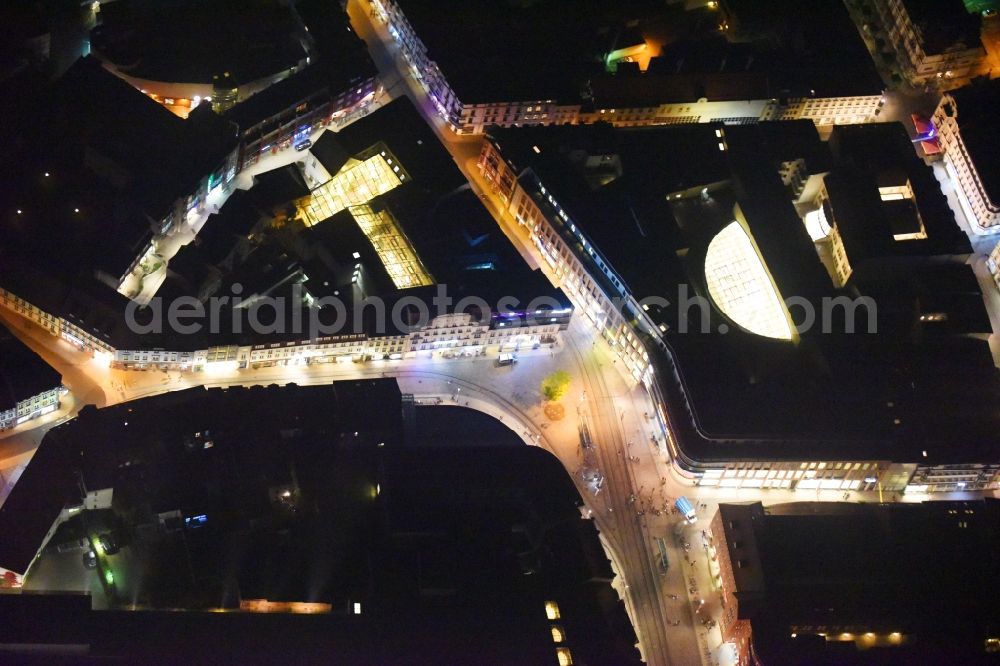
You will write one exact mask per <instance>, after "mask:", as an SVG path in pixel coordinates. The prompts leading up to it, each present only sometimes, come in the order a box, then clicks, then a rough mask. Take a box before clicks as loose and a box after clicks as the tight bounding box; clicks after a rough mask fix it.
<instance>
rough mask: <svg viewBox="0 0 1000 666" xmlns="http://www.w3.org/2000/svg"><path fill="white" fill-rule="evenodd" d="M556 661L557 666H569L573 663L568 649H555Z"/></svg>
mask: <svg viewBox="0 0 1000 666" xmlns="http://www.w3.org/2000/svg"><path fill="white" fill-rule="evenodd" d="M556 659H558V660H559V666H571V664H572V663H573V655H572V654H571V653H570V651H569V648H556Z"/></svg>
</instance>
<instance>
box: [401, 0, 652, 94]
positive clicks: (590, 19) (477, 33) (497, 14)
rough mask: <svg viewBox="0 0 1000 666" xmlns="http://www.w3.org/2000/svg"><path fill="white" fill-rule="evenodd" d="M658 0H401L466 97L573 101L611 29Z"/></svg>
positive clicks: (598, 62)
mask: <svg viewBox="0 0 1000 666" xmlns="http://www.w3.org/2000/svg"><path fill="white" fill-rule="evenodd" d="M661 4H662V3H657V2H652V1H650V0H627V1H626V2H616V3H610V4H609V3H604V2H599V1H596V0H583V1H580V0H557V1H555V2H541V3H515V2H489V1H487V0H471V1H467V2H462V3H460V4H458V3H455V4H453V5H452V6H449V8H448V11H444V12H442V11H440V8H439V7H438V6H437V5H435V4H434V3H427V2H421V1H419V0H403V1H401V2H400V3H399V5H400V6H401V7H402V9H403V13H404V14H405V15H406V18H407V19H408V20H409V22H410V24H411V25H412V26H413V28H414V30H415V31H416V33H417V36H418V37H419V38H420V40H421V41H422V42H424V44H425V45H426V46H427V52H428V56H429V57H430V59H431V60H433V61H434V62H436V63H437V64H438V66H439V67H440V68H441V71H442V73H443V74H444V77H445V78H446V79H447V80H448V83H449V85H451V87H452V88H453V89H454V90H455V93H456V94H457V95H458V97H459V99H461V100H462V101H463V102H465V103H477V102H505V101H527V100H545V99H555V100H558V101H562V102H566V103H574V102H577V103H578V102H579V101H580V99H581V90H582V89H583V87H584V85H585V83H586V81H587V79H589V78H590V77H591V76H592V75H594V74H598V73H600V72H601V71H602V70H603V68H604V63H603V56H604V54H605V53H606V52H607V51H608V50H609V49H608V44H609V43H610V42H611V39H610V35H611V34H613V33H614V32H615V31H616V30H618V29H619V27H624V26H625V24H626V23H627V22H628V21H629V20H631V19H640V18H643V17H645V16H647V15H649V14H652V13H655V12H656V11H657V10H659V9H660V5H661ZM554 26H558V29H553V28H554ZM525 72H530V75H529V76H525V75H524V73H525Z"/></svg>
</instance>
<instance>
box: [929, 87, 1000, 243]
mask: <svg viewBox="0 0 1000 666" xmlns="http://www.w3.org/2000/svg"><path fill="white" fill-rule="evenodd" d="M960 113H961V109H959V108H958V103H957V102H956V100H955V97H954V95H952V94H951V93H944V95H942V97H941V101H940V103H938V106H937V109H936V110H935V111H934V118H933V121H934V128H935V131H936V132H937V137H938V142H939V143H940V145H941V150H942V152H944V164H945V168H946V169H947V171H948V176H949V178H950V179H951V181H952V183H953V184H954V186H955V190H956V194H957V195H958V200H959V202H960V203H961V205H962V209H963V211H964V212H965V216H966V217H967V218H968V220H969V223H970V224H971V225H973V231H978V232H980V233H984V232H985V233H992V232H995V231H997V228H998V225H1000V202H998V201H993V199H992V198H991V197H990V195H989V192H988V191H987V189H986V186H985V184H984V183H983V180H982V177H981V176H980V174H979V172H978V171H977V169H976V165H975V162H973V160H972V156H971V155H970V154H969V150H968V148H967V147H966V145H965V142H964V141H963V140H962V131H961V128H960V127H959V114H960Z"/></svg>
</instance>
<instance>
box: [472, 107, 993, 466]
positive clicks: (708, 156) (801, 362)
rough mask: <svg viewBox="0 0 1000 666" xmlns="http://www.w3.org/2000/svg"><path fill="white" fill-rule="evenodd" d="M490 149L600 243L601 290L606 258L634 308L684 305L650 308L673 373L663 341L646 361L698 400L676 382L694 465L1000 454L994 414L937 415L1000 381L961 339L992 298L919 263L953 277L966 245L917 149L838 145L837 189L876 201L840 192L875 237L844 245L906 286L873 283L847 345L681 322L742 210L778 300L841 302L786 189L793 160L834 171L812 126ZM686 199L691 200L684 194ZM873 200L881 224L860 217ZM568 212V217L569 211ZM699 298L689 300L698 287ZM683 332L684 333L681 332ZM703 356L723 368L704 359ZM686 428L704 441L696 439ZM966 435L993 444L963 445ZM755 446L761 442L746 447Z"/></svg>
mask: <svg viewBox="0 0 1000 666" xmlns="http://www.w3.org/2000/svg"><path fill="white" fill-rule="evenodd" d="M850 129H851V128H847V129H846V130H845V137H846V136H849V138H850V139H851V141H855V140H856V141H857V142H863V141H865V137H866V136H867V135H866V134H865V133H864V132H861V131H859V132H858V134H857V135H856V136H855V135H854V134H853V133H850V132H849V130H850ZM899 129H902V128H901V127H899V126H896V125H892V126H889V127H888V132H889V136H890V137H896V136H897V134H896V133H897V130H899ZM717 130H718V131H720V132H722V133H723V137H724V140H725V143H726V147H727V150H725V151H720V150H719V148H718V143H719V142H720V137H718V136H717V135H716V131H717ZM490 136H491V137H492V138H493V139H494V140H495V141H496V144H497V145H498V146H499V149H500V151H501V153H502V154H503V156H504V157H505V159H507V160H509V161H511V162H512V163H513V164H514V166H515V170H516V171H517V172H518V173H520V174H522V175H521V177H520V182H521V184H522V185H523V186H524V187H525V188H526V191H527V192H528V193H529V194H530V195H531V196H533V197H534V199H535V201H536V202H537V203H538V204H539V206H541V207H542V208H543V210H548V211H549V213H550V219H555V220H557V221H556V222H555V226H556V228H557V232H558V233H560V234H561V235H562V236H563V238H564V239H565V240H566V241H567V242H568V243H570V244H571V245H573V244H578V243H579V242H580V240H579V236H578V234H583V237H584V238H586V239H587V240H588V241H590V242H592V243H593V247H594V249H595V252H597V253H598V254H597V255H595V256H594V259H593V260H592V261H593V264H594V265H593V266H592V267H591V269H590V273H591V275H597V276H598V277H597V278H595V279H600V280H605V278H604V276H603V274H602V272H601V271H600V264H601V263H602V262H604V261H605V260H606V261H607V265H608V267H609V270H610V271H612V272H613V274H614V275H615V276H616V277H617V279H619V280H620V282H621V283H622V284H624V285H626V286H627V288H628V290H629V291H630V292H631V293H632V294H633V295H635V296H636V297H637V298H638V299H640V300H641V299H642V298H644V297H646V296H651V295H658V296H664V297H666V298H667V299H668V300H669V301H671V304H672V305H671V306H668V307H665V308H656V307H651V308H650V310H649V315H650V316H651V317H652V318H653V320H654V322H658V323H659V322H662V323H664V324H666V325H667V326H668V327H669V330H668V333H667V335H666V339H667V342H668V344H669V346H670V351H671V358H672V359H673V362H672V361H671V358H667V357H661V356H660V355H658V354H653V353H652V349H655V347H653V346H652V345H650V348H651V351H650V353H651V354H652V357H653V358H654V359H655V360H656V361H657V363H658V364H659V365H660V370H659V375H660V376H661V377H664V378H667V379H665V380H664V381H665V382H666V384H667V385H666V386H665V387H664V390H665V391H666V392H667V393H668V394H669V395H670V399H673V400H677V401H678V403H679V404H683V402H684V400H685V397H684V395H682V394H681V393H680V389H679V388H678V387H677V386H673V385H671V384H672V383H673V382H672V380H670V379H669V378H671V377H674V376H675V372H676V373H678V374H679V375H680V377H681V378H682V379H681V381H682V382H683V386H684V390H685V395H686V397H687V399H689V400H690V403H689V406H690V412H684V411H681V410H675V411H674V415H675V417H676V419H677V420H678V421H684V420H687V419H691V421H690V423H686V424H685V423H675V424H674V427H675V429H676V430H677V431H678V432H679V433H680V436H679V438H680V440H681V444H682V448H683V449H684V450H685V451H687V452H688V454H689V455H690V456H692V457H693V458H695V459H698V460H702V461H707V460H731V459H733V458H734V457H735V458H758V457H760V456H761V455H764V456H769V457H771V456H773V457H774V458H775V459H811V458H817V457H818V458H825V457H831V458H830V459H839V458H840V457H846V458H848V459H850V458H861V459H867V458H871V457H879V458H883V459H891V460H902V459H906V460H924V458H923V453H922V451H924V450H926V451H927V454H928V456H927V458H926V460H929V461H937V462H942V463H943V462H947V461H957V460H971V459H976V460H982V461H984V462H985V461H991V460H994V459H995V458H996V453H995V451H994V450H992V449H993V448H995V442H996V436H995V435H988V434H987V433H988V432H989V430H990V428H993V427H996V426H997V423H998V416H997V415H996V414H994V413H991V412H983V411H982V410H978V412H977V410H976V409H974V408H971V407H970V408H969V409H964V408H961V409H959V408H956V409H955V410H953V412H954V413H948V414H942V413H941V411H940V410H935V409H934V408H933V404H934V403H935V401H937V400H939V396H940V395H941V391H942V390H943V389H942V387H943V386H945V385H947V386H948V387H949V388H948V389H947V390H948V391H949V392H950V393H952V392H953V393H954V394H955V395H958V394H962V395H966V394H968V395H969V396H970V397H969V398H968V400H969V401H970V402H969V403H968V404H970V405H974V404H975V399H974V398H972V397H971V395H972V394H973V393H974V392H975V391H979V392H982V391H993V390H996V387H998V386H1000V384H998V380H1000V377H998V376H997V374H996V372H995V370H994V368H993V365H992V363H991V362H990V360H989V358H988V355H986V354H985V352H987V351H988V348H987V345H986V342H985V338H983V337H982V336H968V337H963V336H965V335H966V334H967V333H974V332H976V331H977V330H978V329H980V328H982V326H983V318H982V314H983V312H982V302H981V301H982V299H981V297H980V298H979V301H978V303H977V301H976V299H975V298H973V296H972V295H971V292H970V291H969V283H968V282H967V281H966V282H964V283H962V284H960V285H958V286H957V287H955V288H950V287H944V286H943V285H942V286H939V287H935V286H932V285H935V279H934V278H933V277H931V273H930V272H928V271H930V270H931V266H930V265H928V266H924V267H923V268H921V266H922V265H923V264H932V263H933V262H938V263H943V264H948V266H943V267H942V269H941V270H942V271H945V272H948V271H953V270H959V269H960V268H961V267H960V266H959V268H955V267H949V266H950V263H953V262H955V261H960V260H961V259H962V256H963V255H962V254H961V252H962V250H965V251H967V249H968V247H967V241H966V242H959V241H956V240H955V233H954V231H953V230H951V229H949V227H948V226H947V218H945V216H944V215H939V214H938V213H933V206H936V205H938V204H939V203H941V202H940V201H939V199H940V197H941V195H940V191H939V189H938V190H937V194H936V196H935V194H934V191H933V190H931V188H930V187H929V185H928V183H927V182H926V180H921V179H923V178H924V177H925V176H929V177H930V178H932V179H933V176H932V175H929V174H928V173H927V168H926V167H925V166H924V165H923V164H922V163H916V160H915V158H914V157H913V149H912V146H910V145H909V141H908V140H906V143H907V146H906V151H905V152H903V151H901V149H900V151H896V150H895V149H893V150H892V151H890V152H889V153H888V154H887V155H885V156H883V157H882V158H880V159H881V161H878V160H874V159H868V158H869V157H870V156H867V157H866V156H864V155H861V154H859V153H857V151H855V155H854V157H855V158H856V161H855V162H854V165H853V166H852V164H851V162H849V161H848V159H849V157H848V156H849V154H851V151H852V150H853V148H851V149H849V146H848V144H849V143H851V141H847V140H845V141H842V146H841V149H840V152H839V153H838V154H839V155H840V159H842V160H844V162H843V165H842V166H836V173H835V174H833V175H831V176H830V182H831V183H832V184H833V185H832V189H833V190H837V183H838V182H839V180H838V178H841V177H843V178H846V179H848V180H850V181H851V182H854V181H859V183H858V186H859V187H860V191H861V192H862V194H864V196H865V197H867V199H865V200H862V199H859V198H858V195H857V191H856V189H857V188H847V189H846V190H845V192H844V196H839V191H838V202H839V203H838V206H839V207H835V209H834V212H835V215H839V214H845V215H846V214H847V211H848V209H849V207H857V208H858V211H857V221H859V222H862V223H863V224H858V225H854V227H852V230H851V233H850V234H847V235H849V236H851V237H850V238H845V241H850V243H852V244H853V245H855V246H861V247H863V248H864V249H865V250H866V251H868V253H869V255H870V256H872V257H874V258H876V259H879V261H883V263H884V264H885V265H884V266H883V268H884V269H885V273H884V274H883V279H882V283H885V284H892V285H895V287H894V288H890V289H881V290H876V289H874V288H872V286H871V285H878V284H880V283H879V282H878V281H874V280H873V281H872V282H871V285H870V284H869V283H868V282H864V283H863V290H862V291H861V293H862V294H866V295H871V296H872V297H873V298H875V299H876V305H877V310H876V311H874V313H873V316H874V318H875V320H874V323H875V330H876V332H875V333H872V334H864V333H862V332H864V331H867V330H868V326H867V321H866V318H865V313H864V312H862V313H860V320H859V321H858V322H855V329H854V330H856V331H859V333H857V334H845V333H844V331H845V330H846V328H845V324H846V321H844V320H843V319H842V318H837V317H830V321H829V322H828V327H827V328H826V329H825V330H823V327H821V326H814V327H812V329H811V330H809V331H807V332H804V333H803V334H802V335H801V340H800V341H799V343H798V344H790V343H784V342H780V341H775V340H770V339H766V338H762V337H760V336H755V335H751V334H748V333H745V332H743V331H739V330H733V329H732V327H731V328H730V330H729V332H728V333H727V334H726V335H725V336H722V335H719V334H717V333H716V332H715V331H716V326H715V324H718V323H720V322H724V321H726V320H725V319H723V318H721V315H720V314H719V313H718V312H716V311H715V309H714V308H713V310H712V313H711V321H710V324H711V325H710V329H711V330H710V331H708V332H706V333H698V332H697V329H698V328H699V324H700V317H699V314H700V312H701V310H700V308H697V307H696V308H690V309H688V311H687V312H686V313H685V311H684V308H682V307H679V306H678V305H676V304H677V303H678V302H679V300H680V299H679V293H680V292H678V289H680V288H682V287H689V288H690V289H693V291H694V292H695V293H697V294H702V295H704V294H705V291H704V289H705V276H704V261H703V259H704V256H705V251H706V248H707V245H708V243H709V242H710V241H711V239H712V238H713V237H714V235H715V234H716V233H717V232H718V231H719V230H721V228H722V227H723V226H724V225H726V224H728V223H729V222H730V221H731V220H732V219H733V210H734V206H736V205H737V204H738V205H739V207H740V209H741V210H742V211H743V213H744V215H745V218H746V221H747V224H748V226H749V227H750V230H751V233H752V234H753V236H754V239H755V241H756V243H757V245H758V247H759V249H760V252H761V254H762V256H763V257H764V259H765V261H766V262H767V265H768V267H769V269H770V271H771V274H772V277H773V278H774V280H775V283H776V285H777V286H778V288H779V291H780V293H781V294H782V296H784V297H789V296H802V297H805V298H806V299H807V300H810V301H811V302H813V303H814V304H816V305H817V307H818V309H817V312H821V311H822V305H821V302H820V301H819V300H817V299H820V298H823V297H827V296H830V297H832V296H836V295H838V292H837V291H836V290H834V288H833V285H832V283H831V281H830V278H829V276H828V275H827V273H826V271H825V270H824V269H823V268H822V266H821V264H820V261H819V258H818V256H817V253H816V250H815V248H814V246H813V243H812V242H811V241H810V239H809V237H808V235H807V234H806V233H805V228H804V225H803V224H802V222H801V219H800V218H799V217H798V215H796V212H795V210H794V208H793V206H792V204H791V199H792V197H791V195H790V194H789V193H788V192H787V190H786V189H785V188H784V186H783V185H782V183H781V181H780V178H779V176H778V168H779V166H780V164H781V163H782V162H785V161H788V160H794V159H797V158H803V159H804V160H805V161H806V164H807V169H808V172H809V173H823V172H825V171H828V170H830V169H833V168H834V167H835V165H836V164H839V162H837V161H836V160H834V158H833V156H832V155H831V154H830V152H829V150H828V147H827V145H826V144H824V143H823V142H821V141H820V140H819V138H818V136H817V134H816V129H815V127H814V126H813V125H812V124H811V123H809V122H806V121H796V122H793V123H789V122H773V123H759V124H757V125H747V126H725V127H723V126H721V125H714V124H701V125H693V126H673V127H660V128H629V129H615V128H611V127H609V126H606V125H601V124H597V125H592V126H574V127H532V128H511V129H497V128H494V129H493V130H491V132H490ZM880 137H881V134H880V133H874V134H872V135H871V138H872V143H873V144H874V145H876V146H877V145H878V144H879V143H885V138H884V137H881V138H880ZM876 139H877V140H876ZM893 141H894V139H891V138H890V140H889V141H888V143H889V144H890V145H891V144H892V143H893ZM900 143H901V142H900ZM876 150H877V149H876ZM861 165H864V168H863V169H858V166H861ZM890 167H891V168H892V169H893V170H895V172H896V175H895V176H894V178H896V179H898V173H899V172H902V173H904V174H907V175H908V177H909V178H910V180H911V182H912V183H913V187H914V191H915V194H916V196H917V198H918V199H917V201H918V205H919V204H921V203H924V202H929V204H928V212H929V214H928V216H927V217H926V218H924V219H925V224H926V226H927V230H928V235H929V238H928V239H926V241H927V242H926V243H925V242H924V241H904V242H896V241H894V240H893V238H892V231H891V227H890V226H889V222H888V221H887V219H886V217H885V216H884V214H883V211H882V210H881V203H882V202H881V199H880V197H879V193H878V188H877V185H876V182H877V181H876V180H875V177H874V176H873V175H872V172H873V171H874V172H876V173H881V172H883V171H888V170H889V169H890ZM869 169H871V170H869ZM536 176H537V180H536ZM843 178H841V179H843ZM543 188H544V190H543ZM703 188H707V189H705V191H704V192H702V190H703ZM935 189H937V188H935ZM678 194H679V195H681V197H682V198H681V199H679V200H678V199H674V197H676V196H677V195H678ZM668 196H669V197H671V200H670V202H669V203H668ZM549 197H552V200H553V201H554V203H553V201H550V200H549ZM866 204H868V205H870V207H872V209H873V210H874V211H875V213H876V215H875V216H874V217H870V216H867V215H866V214H865V213H864V211H865V210H867V209H868V208H867V207H866ZM946 205H947V204H946V203H945V206H946ZM560 207H561V209H562V210H563V212H564V213H565V215H566V217H565V218H560V217H559V215H558V209H559V208H560ZM852 210H853V209H852ZM931 213H933V217H932V214H931ZM880 215H881V216H880ZM560 219H564V220H565V222H560V221H559V220H560ZM838 219H839V218H838ZM879 225H881V226H879ZM845 226H846V225H845ZM879 229H880V230H881V231H879ZM873 231H878V233H875V236H874V238H875V240H874V241H873V240H872V239H870V238H868V236H869V235H871V233H872V232H873ZM852 234H853V235H852ZM932 234H937V235H938V236H939V240H938V241H935V240H934V238H933V236H932ZM855 236H857V238H855ZM940 239H944V240H940ZM876 241H877V243H880V244H881V245H880V247H881V248H882V249H880V250H877V251H876V250H872V247H873V243H875V242H876ZM907 243H916V244H917V245H916V246H913V247H915V248H917V249H911V250H906V251H900V253H899V256H898V257H897V256H896V254H895V253H894V250H895V249H896V248H895V246H899V245H906V244H907ZM939 253H940V254H941V255H942V256H940V257H939V256H938V254H939ZM952 253H955V254H954V256H953V255H952ZM885 258H888V260H891V261H888V260H886V259H885ZM585 260H587V261H590V260H589V259H585ZM897 260H898V261H897ZM892 261H896V262H897V264H898V265H896V264H892ZM900 261H902V262H904V263H899V262H900ZM886 262H888V263H886ZM966 277H967V276H966ZM903 285H905V288H904V286H903ZM603 288H604V289H605V291H607V292H608V293H614V292H615V291H616V289H617V287H616V285H615V284H614V282H613V280H612V279H611V278H610V277H609V278H607V279H606V280H605V283H604V284H603ZM949 289H950V291H949ZM686 293H687V295H688V298H690V296H691V291H690V290H689V291H688V292H686ZM949 294H951V296H949ZM854 295H857V294H856V293H855V294H854ZM949 301H950V303H949ZM946 304H947V305H946ZM934 308H940V310H935V309H934ZM932 312H946V313H949V314H948V322H950V323H947V324H944V323H943V322H937V321H935V322H930V321H928V322H920V321H919V315H920V314H921V313H925V314H930V313H932ZM792 314H793V316H795V315H796V312H795V310H793V311H792ZM952 318H953V320H952ZM682 322H683V323H686V324H688V326H689V329H688V332H687V333H684V334H682V333H681V330H682V329H681V328H680V324H681V323H682ZM932 324H933V325H932ZM691 329H695V330H694V331H691ZM838 331H840V332H839V333H838ZM705 358H712V359H713V362H712V363H705V362H704V359H705ZM675 366H676V367H675ZM971 367H975V368H976V370H975V372H974V373H973V374H974V379H973V378H971V376H969V375H967V374H966V373H967V372H970V370H969V368H971ZM948 368H951V369H950V370H948ZM973 387H975V388H973ZM675 390H676V392H675ZM887 404H891V405H894V407H892V408H891V409H890V408H887V407H886V405H887ZM958 412H962V413H963V416H958ZM930 415H933V417H931V416H930ZM897 419H898V421H899V423H896V420H897ZM962 423H966V425H965V426H963V425H961V424H962ZM692 424H695V425H696V426H697V427H696V428H695V427H694V426H693V425H692ZM973 424H974V425H973ZM686 427H691V428H692V429H691V430H688V431H686V432H685V428H686ZM966 427H972V428H974V429H975V430H976V432H977V433H980V434H979V435H977V436H976V437H965V436H964V435H959V434H958V433H960V432H963V431H964V430H965V429H966ZM706 436H709V437H710V439H709V438H706ZM754 437H759V438H760V439H753V438H754ZM752 442H761V443H762V446H759V447H757V448H754V449H753V450H752V451H751V447H752V446H753V444H752ZM761 448H763V449H764V451H762V450H760V449H761Z"/></svg>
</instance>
